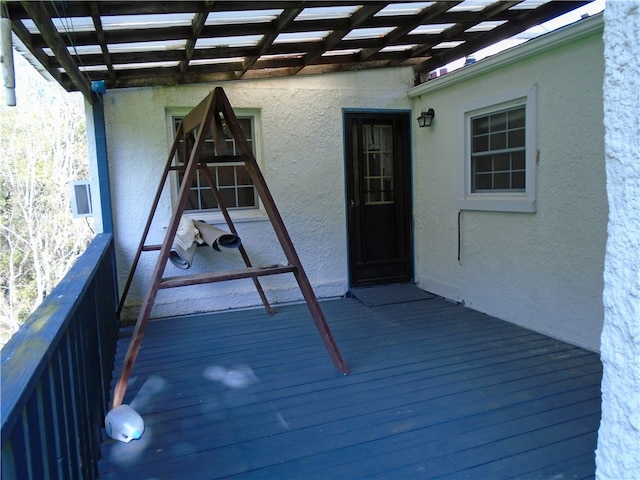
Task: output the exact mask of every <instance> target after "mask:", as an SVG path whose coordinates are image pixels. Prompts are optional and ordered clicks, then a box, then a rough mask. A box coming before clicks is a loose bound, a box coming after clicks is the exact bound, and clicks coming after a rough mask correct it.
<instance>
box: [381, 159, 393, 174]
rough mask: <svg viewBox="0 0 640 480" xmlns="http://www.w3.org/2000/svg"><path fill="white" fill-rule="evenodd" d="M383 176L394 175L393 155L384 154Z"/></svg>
mask: <svg viewBox="0 0 640 480" xmlns="http://www.w3.org/2000/svg"><path fill="white" fill-rule="evenodd" d="M381 175H383V176H390V175H393V155H391V154H389V153H385V154H382V172H381Z"/></svg>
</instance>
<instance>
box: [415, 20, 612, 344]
mask: <svg viewBox="0 0 640 480" xmlns="http://www.w3.org/2000/svg"><path fill="white" fill-rule="evenodd" d="M601 33H602V29H601V28H600V30H599V31H596V32H595V33H593V34H590V35H588V36H587V37H586V38H580V39H578V40H574V41H571V42H569V43H565V44H564V45H562V46H560V47H558V46H555V47H554V48H551V49H548V50H545V51H543V52H539V53H538V54H536V55H534V56H530V57H528V58H526V59H525V60H520V61H519V60H517V59H516V60H515V61H514V62H512V63H510V64H508V65H504V66H502V67H501V68H499V69H497V70H493V71H491V72H488V73H481V72H482V66H481V65H480V63H481V62H479V63H478V64H476V65H472V66H471V67H466V68H478V70H479V71H480V73H479V74H478V75H476V76H472V77H469V78H468V79H467V80H465V81H464V82H461V83H455V84H452V85H451V86H448V87H445V88H433V89H432V90H426V91H425V93H424V94H422V95H421V96H420V97H415V98H413V101H414V110H415V111H419V110H420V109H421V108H425V107H426V106H430V107H433V108H434V109H435V111H436V118H435V121H434V125H433V127H432V128H430V129H424V131H420V132H419V133H418V134H417V135H416V137H415V140H414V149H415V155H414V157H415V158H414V179H415V192H414V195H415V198H416V203H415V207H414V215H415V248H416V280H417V282H418V284H419V286H420V287H421V288H423V289H425V290H428V291H431V292H433V293H437V294H440V295H442V296H444V297H447V298H451V299H453V300H456V301H459V302H463V303H464V304H465V305H467V306H469V307H471V308H474V309H476V310H479V311H482V312H486V313H489V314H491V315H494V316H497V317H499V318H502V319H505V320H509V321H511V322H514V323H516V324H519V325H522V326H525V327H527V328H529V329H532V330H535V331H538V332H541V333H544V334H547V335H550V336H552V337H555V338H558V339H561V340H564V341H568V342H570V343H573V344H576V345H579V346H582V347H586V348H588V349H591V350H594V351H597V350H598V349H599V345H600V332H601V327H602V318H603V305H602V289H603V280H602V271H603V264H604V251H605V242H606V221H607V201H606V191H605V165H604V142H603V137H604V129H603V122H602V118H603V110H602V80H603V71H604V65H603V54H602V51H603V44H602V40H601ZM450 75H456V73H455V72H454V73H452V74H450ZM437 81H438V80H436V81H435V82H437ZM435 82H434V86H435V85H437V84H435ZM534 86H535V89H536V98H537V102H536V103H537V104H536V129H537V150H538V156H537V162H538V164H537V167H536V168H537V171H536V173H537V189H536V192H535V193H536V200H537V211H536V212H534V213H516V212H496V211H470V210H463V211H462V212H461V214H460V232H459V233H460V261H458V212H459V207H458V198H459V192H458V185H459V180H460V175H462V174H463V173H462V172H461V168H460V164H461V162H460V161H459V160H460V158H461V156H463V155H464V125H463V121H462V118H463V115H462V114H461V112H462V110H463V109H464V106H465V105H469V104H474V103H477V102H479V101H481V100H485V99H491V98H493V97H496V96H497V95H498V94H502V93H504V92H510V91H514V92H516V91H528V90H530V89H531V88H534Z"/></svg>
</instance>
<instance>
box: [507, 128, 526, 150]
mask: <svg viewBox="0 0 640 480" xmlns="http://www.w3.org/2000/svg"><path fill="white" fill-rule="evenodd" d="M518 147H524V128H521V129H518V130H510V131H509V148H518Z"/></svg>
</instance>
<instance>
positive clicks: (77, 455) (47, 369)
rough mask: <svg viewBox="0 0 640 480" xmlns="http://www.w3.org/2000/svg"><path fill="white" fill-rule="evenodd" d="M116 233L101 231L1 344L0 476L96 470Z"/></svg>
mask: <svg viewBox="0 0 640 480" xmlns="http://www.w3.org/2000/svg"><path fill="white" fill-rule="evenodd" d="M115 278H116V275H115V262H114V250H113V238H112V236H111V235H110V234H100V235H97V236H96V238H95V239H94V240H93V241H92V242H91V244H90V245H89V247H88V248H87V250H86V252H85V253H84V254H83V255H82V256H81V257H80V258H79V259H78V260H77V261H76V264H75V265H74V266H73V267H72V268H71V270H69V272H68V273H67V275H66V276H65V278H64V279H63V280H62V281H61V282H60V283H59V284H58V286H57V287H56V288H55V289H54V290H53V291H52V292H51V293H50V294H49V296H48V297H47V298H46V299H45V300H44V302H43V303H42V305H41V306H40V307H38V309H37V310H36V311H35V312H34V313H33V314H32V315H31V317H29V319H28V320H27V322H26V323H25V325H23V327H22V328H21V329H20V330H19V331H18V332H17V333H16V334H15V335H14V337H13V338H12V339H11V340H10V341H9V342H8V343H7V345H5V347H3V349H2V352H1V357H2V358H1V362H2V364H1V371H2V380H1V381H2V385H1V388H2V404H1V409H2V411H1V419H2V478H3V479H7V480H8V479H13V478H19V479H23V478H24V479H40V478H47V479H54V478H61V479H74V478H82V479H85V478H89V479H91V478H97V476H98V464H97V462H98V459H99V457H100V442H101V435H102V433H101V432H102V426H103V425H102V424H103V419H104V415H105V414H106V412H107V409H108V401H109V388H110V385H111V375H112V371H113V363H114V356H115V348H116V341H117V334H118V323H117V319H116V314H115V312H116V306H117V304H116V302H117V286H116V284H115Z"/></svg>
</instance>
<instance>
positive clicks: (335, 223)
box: [105, 68, 413, 318]
mask: <svg viewBox="0 0 640 480" xmlns="http://www.w3.org/2000/svg"><path fill="white" fill-rule="evenodd" d="M412 77H413V73H412V69H411V68H395V69H385V70H374V71H367V72H352V73H336V74H325V75H321V76H303V77H295V78H283V79H267V80H255V81H241V82H227V83H224V84H223V85H222V86H223V88H224V89H225V92H226V94H227V96H228V97H229V100H230V103H231V105H232V106H233V107H234V108H236V109H253V110H256V111H259V122H258V123H257V124H256V125H257V128H256V130H257V149H258V157H259V162H260V163H261V167H262V170H263V173H264V175H265V177H266V180H267V184H268V186H269V188H270V190H271V193H272V194H273V197H274V199H275V201H276V204H277V205H278V208H279V210H280V213H281V215H282V217H283V219H284V222H285V224H286V226H287V228H288V230H289V233H290V235H291V237H292V239H293V242H294V245H295V247H296V250H297V251H298V254H299V256H300V258H301V261H302V264H303V265H304V267H305V270H306V272H307V275H308V276H309V279H310V281H311V283H312V285H313V286H314V289H315V291H316V294H317V296H318V297H330V296H338V295H343V294H344V293H345V291H346V289H347V240H346V223H345V201H344V191H345V184H344V155H343V135H342V128H343V127H342V123H343V122H342V115H343V108H362V109H368V108H375V109H404V110H406V109H408V108H410V101H409V99H408V98H407V96H406V91H407V88H409V86H410V85H411V81H412ZM215 86H216V85H199V86H180V87H172V88H146V89H145V88H142V89H130V90H113V91H109V92H107V94H106V95H105V115H106V123H107V137H108V142H109V143H108V154H109V162H110V172H111V188H112V199H113V205H114V207H113V209H114V212H113V215H114V225H115V227H114V228H115V236H116V245H117V259H118V273H119V283H120V288H121V289H122V288H123V285H124V283H125V280H126V276H127V274H128V272H129V266H130V264H131V262H132V259H133V256H134V253H135V249H136V247H137V244H138V241H139V239H140V235H141V233H142V230H143V227H144V223H145V220H146V218H147V216H148V212H149V209H150V206H151V202H152V199H153V196H154V193H155V190H156V188H157V184H158V182H159V180H160V177H161V174H162V169H163V167H164V164H165V161H166V157H167V155H168V149H169V143H168V139H167V136H168V129H167V121H166V117H167V116H166V111H167V109H170V108H179V107H189V108H191V107H194V106H195V105H197V104H198V103H199V102H200V101H201V100H202V99H203V98H204V97H205V96H206V95H207V94H208V93H209V92H210V91H211V90H212V89H213V88H214V87H215ZM168 192H169V189H168V188H167V189H165V195H164V197H163V199H162V202H161V204H160V206H159V214H158V215H157V217H156V218H157V219H158V221H156V222H155V223H154V225H153V227H152V231H151V234H150V239H151V240H150V241H149V242H148V243H160V242H161V241H162V239H163V235H164V229H163V227H166V225H167V223H168V219H169V216H170V212H171V201H170V198H169V195H168ZM253 220H255V218H254V219H253ZM236 227H237V229H238V231H239V234H240V236H241V237H242V240H243V243H244V245H245V248H246V249H247V253H248V254H249V256H250V258H251V260H252V262H253V264H254V265H271V264H274V263H281V262H284V260H285V259H284V255H283V254H282V252H281V249H280V246H279V244H278V243H277V240H276V238H275V236H274V234H273V230H272V229H271V226H270V223H269V222H268V221H265V220H264V217H263V219H262V221H239V222H237V223H236ZM201 254H202V252H199V253H198V255H197V257H196V258H197V260H196V262H197V263H196V264H194V266H193V267H192V268H191V269H190V270H188V271H187V272H182V271H180V270H177V269H175V267H173V266H172V265H170V264H169V266H168V267H167V274H171V275H175V274H183V273H198V272H200V271H203V270H210V269H221V270H223V269H231V268H238V267H241V266H243V264H242V262H241V259H240V256H239V254H238V253H237V252H235V251H231V252H229V251H227V252H223V253H221V254H220V253H213V252H212V253H210V254H209V255H208V259H207V258H205V257H206V256H205V257H203V256H202V255H201ZM156 257H157V254H156V253H152V252H148V253H143V254H142V261H141V264H140V266H139V268H138V273H137V275H136V280H135V282H134V285H133V288H132V291H131V293H130V294H129V297H128V299H129V301H128V304H127V305H128V306H127V308H126V310H125V317H128V318H131V317H135V316H136V315H137V310H138V306H139V304H140V303H141V301H142V297H143V295H144V292H145V291H146V288H147V285H148V281H149V278H150V275H151V271H152V269H153V266H154V264H155V260H156ZM261 281H262V283H263V286H264V287H265V290H266V293H267V296H268V298H269V300H270V301H271V302H274V303H275V302H282V301H291V300H297V299H300V298H301V295H300V293H299V290H298V287H297V284H296V283H295V280H294V278H293V276H292V275H278V276H275V277H269V278H263V279H262V280H261ZM259 304H260V299H259V297H258V295H257V293H256V292H255V288H254V286H253V283H252V282H251V281H250V280H241V281H234V282H225V283H218V284H209V285H204V286H197V287H196V286H192V287H187V288H179V289H171V290H168V291H161V292H160V294H159V295H158V298H157V301H156V303H155V305H156V307H155V308H154V312H153V315H154V316H165V315H175V314H182V313H191V312H197V311H209V310H217V309H226V308H233V307H246V306H252V305H259Z"/></svg>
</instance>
